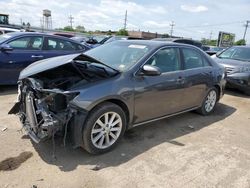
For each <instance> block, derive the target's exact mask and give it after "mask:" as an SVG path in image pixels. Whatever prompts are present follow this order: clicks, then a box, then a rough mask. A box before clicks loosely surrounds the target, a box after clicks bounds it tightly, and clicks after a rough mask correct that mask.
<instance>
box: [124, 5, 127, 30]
mask: <svg viewBox="0 0 250 188" xmlns="http://www.w3.org/2000/svg"><path fill="white" fill-rule="evenodd" d="M127 17H128V12H127V10H126V12H125V18H124V30H126V28H127Z"/></svg>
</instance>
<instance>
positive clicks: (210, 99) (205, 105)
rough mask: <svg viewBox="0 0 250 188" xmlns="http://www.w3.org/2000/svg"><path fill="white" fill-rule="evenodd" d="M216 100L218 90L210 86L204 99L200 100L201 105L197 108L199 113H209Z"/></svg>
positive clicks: (212, 109)
mask: <svg viewBox="0 0 250 188" xmlns="http://www.w3.org/2000/svg"><path fill="white" fill-rule="evenodd" d="M217 102H218V90H217V89H216V88H215V87H212V88H210V89H209V90H208V92H207V95H206V97H205V99H204V100H203V102H202V106H201V107H200V108H199V109H198V110H197V112H198V113H199V114H201V115H204V116H205V115H209V114H211V113H212V112H213V111H214V109H215V106H216V104H217Z"/></svg>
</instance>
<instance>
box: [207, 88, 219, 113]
mask: <svg viewBox="0 0 250 188" xmlns="http://www.w3.org/2000/svg"><path fill="white" fill-rule="evenodd" d="M216 100H217V93H216V91H215V90H211V91H210V92H209V93H208V95H207V98H206V102H205V110H206V111H207V112H211V111H212V110H213V108H214V106H215V104H216Z"/></svg>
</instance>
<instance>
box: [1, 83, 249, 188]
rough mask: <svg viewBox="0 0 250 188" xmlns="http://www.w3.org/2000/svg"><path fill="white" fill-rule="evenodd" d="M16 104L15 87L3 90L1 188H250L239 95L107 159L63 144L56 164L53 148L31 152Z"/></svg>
mask: <svg viewBox="0 0 250 188" xmlns="http://www.w3.org/2000/svg"><path fill="white" fill-rule="evenodd" d="M15 99H16V90H15V87H1V88H0V187H1V188H2V187H32V186H33V185H36V186H37V187H38V188H40V187H42V188H45V187H53V188H56V187H250V136H249V134H250V97H247V96H245V95H242V94H240V93H238V92H236V91H228V92H227V94H226V95H225V96H224V97H223V98H222V100H221V101H220V103H219V104H218V106H217V108H216V110H215V112H214V113H213V114H212V115H210V116H207V117H203V116H200V115H199V114H196V113H186V114H182V115H178V116H176V117H172V118H168V119H164V120H161V121H157V122H154V123H150V124H147V125H142V126H139V127H136V128H134V129H132V130H130V131H128V132H127V133H126V134H125V137H124V138H123V140H122V142H121V144H119V145H118V147H117V148H115V149H114V150H113V151H111V152H109V153H106V154H103V155H99V156H93V155H90V154H88V153H87V152H85V151H84V150H83V149H80V148H78V149H73V148H71V146H70V143H69V142H67V143H66V147H64V146H63V144H62V139H61V138H57V139H56V153H55V154H56V157H57V159H56V160H55V159H53V158H52V143H51V141H47V142H45V143H43V144H41V145H39V146H38V145H36V144H33V143H32V142H31V140H30V139H29V138H28V137H27V136H25V135H24V133H22V131H20V128H21V127H20V123H19V120H18V118H17V117H16V116H14V115H7V112H8V110H9V109H10V108H11V107H12V105H13V101H14V100H15ZM145 110H146V109H145ZM5 127H7V129H6V130H5V129H4V128H5Z"/></svg>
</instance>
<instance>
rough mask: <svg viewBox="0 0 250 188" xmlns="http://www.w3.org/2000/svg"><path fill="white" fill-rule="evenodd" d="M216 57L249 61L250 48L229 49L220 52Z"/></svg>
mask: <svg viewBox="0 0 250 188" xmlns="http://www.w3.org/2000/svg"><path fill="white" fill-rule="evenodd" d="M218 57H219V58H222V59H235V60H242V61H250V48H246V47H231V48H228V49H227V50H225V51H224V52H222V53H221V54H220V55H219V56H218Z"/></svg>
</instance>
